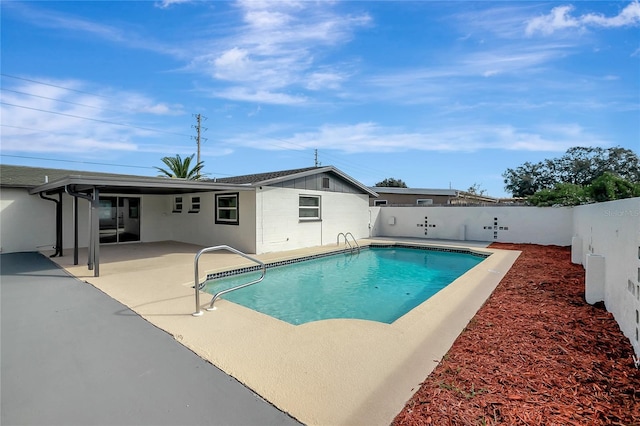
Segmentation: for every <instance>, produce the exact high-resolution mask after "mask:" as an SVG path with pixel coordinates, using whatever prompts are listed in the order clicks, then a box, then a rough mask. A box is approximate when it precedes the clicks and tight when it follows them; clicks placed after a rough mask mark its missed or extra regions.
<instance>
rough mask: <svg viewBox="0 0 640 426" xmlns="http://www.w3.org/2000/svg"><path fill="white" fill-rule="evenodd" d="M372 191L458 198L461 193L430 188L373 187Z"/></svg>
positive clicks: (453, 190)
mask: <svg viewBox="0 0 640 426" xmlns="http://www.w3.org/2000/svg"><path fill="white" fill-rule="evenodd" d="M371 190H373V191H375V192H377V193H378V194H402V195H450V196H453V197H455V196H457V195H458V194H459V193H460V192H461V191H458V190H457V189H430V188H398V187H393V186H373V187H371Z"/></svg>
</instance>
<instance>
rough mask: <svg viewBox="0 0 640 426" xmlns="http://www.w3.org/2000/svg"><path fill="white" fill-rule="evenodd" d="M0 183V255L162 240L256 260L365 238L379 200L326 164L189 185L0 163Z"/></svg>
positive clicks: (153, 179) (127, 176)
mask: <svg viewBox="0 0 640 426" xmlns="http://www.w3.org/2000/svg"><path fill="white" fill-rule="evenodd" d="M0 187H1V189H2V192H1V196H0V222H1V225H2V226H1V227H0V248H1V251H2V252H16V251H33V250H38V249H41V248H44V247H54V248H56V250H57V251H61V250H65V249H74V250H75V251H77V247H89V251H90V253H91V251H92V250H93V252H94V253H96V252H97V253H99V245H100V244H122V243H132V242H138V241H139V242H154V241H166V240H173V241H180V242H186V243H192V244H198V245H202V246H214V245H219V244H226V245H229V246H232V247H234V248H236V249H238V250H241V251H243V252H246V253H256V254H258V253H266V252H271V251H281V250H290V249H296V248H302V247H310V246H317V245H323V244H327V243H330V242H332V241H335V240H336V238H337V235H338V234H339V233H340V232H351V233H352V234H353V235H354V236H355V238H365V237H368V236H369V235H370V234H369V231H370V225H369V197H375V196H376V195H377V194H376V193H375V192H374V191H372V190H371V189H369V188H368V187H366V186H365V185H363V184H361V183H360V182H358V181H356V180H355V179H353V178H351V177H349V176H348V175H346V174H345V173H343V172H341V171H340V170H338V169H336V168H335V167H332V166H325V167H309V168H304V169H295V170H285V171H279V172H271V173H261V174H254V175H247V176H238V177H233V178H225V179H218V180H203V181H188V180H184V179H168V178H160V177H142V176H132V175H118V174H107V173H93V172H78V171H73V170H59V169H44V168H34V167H24V166H11V165H0ZM90 256H91V254H90ZM95 256H96V255H95V254H94V257H95ZM96 261H97V259H96ZM90 263H91V262H90Z"/></svg>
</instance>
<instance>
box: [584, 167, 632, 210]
mask: <svg viewBox="0 0 640 426" xmlns="http://www.w3.org/2000/svg"><path fill="white" fill-rule="evenodd" d="M588 193H589V195H590V197H591V198H592V199H593V200H594V201H595V202H598V203H599V202H602V201H613V200H620V199H623V198H631V197H640V183H636V184H634V183H631V182H629V181H628V180H625V179H622V178H621V177H619V176H616V175H614V174H613V173H610V172H604V173H603V174H602V175H601V176H600V177H599V178H598V179H596V180H594V181H593V183H592V184H591V185H589V187H588Z"/></svg>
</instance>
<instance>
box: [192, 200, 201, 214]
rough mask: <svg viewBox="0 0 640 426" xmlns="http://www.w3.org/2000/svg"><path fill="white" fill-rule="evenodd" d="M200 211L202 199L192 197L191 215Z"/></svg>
mask: <svg viewBox="0 0 640 426" xmlns="http://www.w3.org/2000/svg"><path fill="white" fill-rule="evenodd" d="M199 211H200V197H191V209H189V213H198V212H199Z"/></svg>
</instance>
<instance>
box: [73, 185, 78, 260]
mask: <svg viewBox="0 0 640 426" xmlns="http://www.w3.org/2000/svg"><path fill="white" fill-rule="evenodd" d="M73 264H74V265H77V264H78V197H73Z"/></svg>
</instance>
